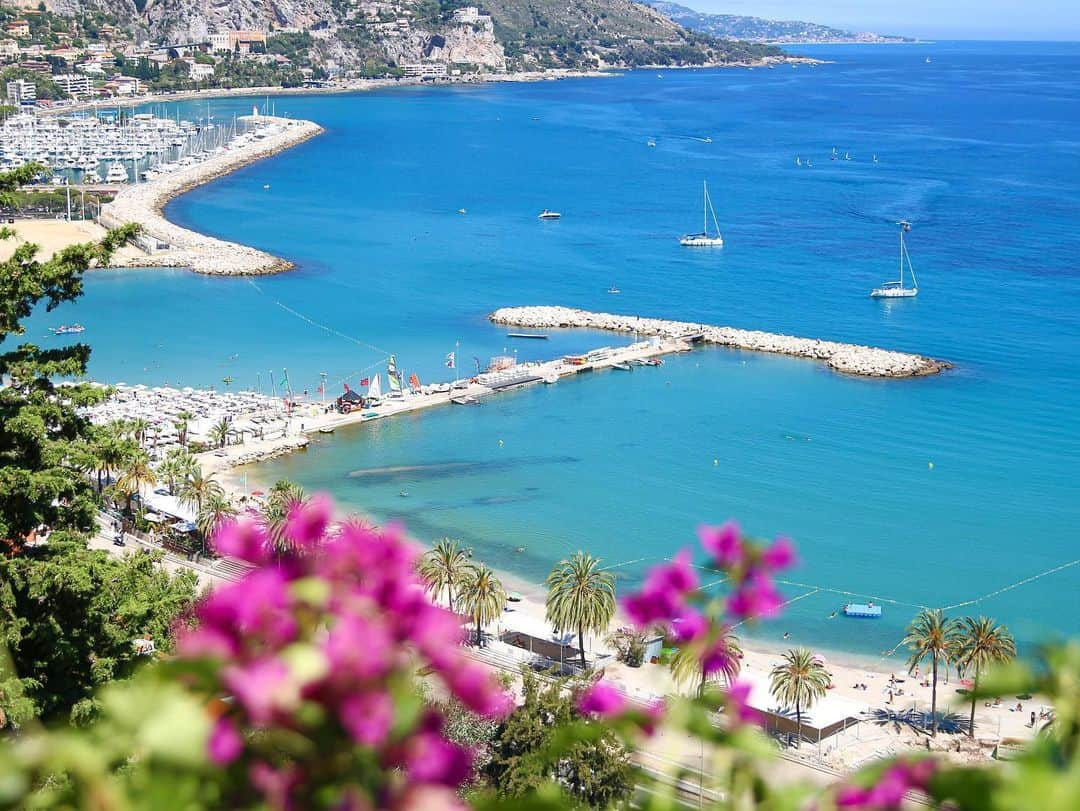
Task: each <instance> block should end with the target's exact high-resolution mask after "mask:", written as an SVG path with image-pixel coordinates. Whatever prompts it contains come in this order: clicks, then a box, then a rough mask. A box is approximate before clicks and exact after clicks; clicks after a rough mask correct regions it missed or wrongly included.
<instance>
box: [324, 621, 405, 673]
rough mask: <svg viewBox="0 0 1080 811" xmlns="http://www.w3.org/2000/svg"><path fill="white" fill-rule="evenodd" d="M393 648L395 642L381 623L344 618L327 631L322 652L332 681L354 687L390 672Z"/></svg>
mask: <svg viewBox="0 0 1080 811" xmlns="http://www.w3.org/2000/svg"><path fill="white" fill-rule="evenodd" d="M393 646H394V639H393V637H392V636H391V634H390V632H389V630H388V629H387V627H386V624H385V623H384V622H382V621H380V620H375V619H372V620H369V619H366V618H364V617H357V616H346V617H342V618H341V619H339V620H338V621H337V623H336V624H335V625H334V627H333V628H331V629H330V633H329V634H328V635H327V637H326V641H325V642H324V643H323V651H324V652H325V653H326V659H327V662H328V663H329V665H330V672H331V673H332V674H333V678H334V679H335V680H336V681H345V682H347V683H355V682H356V681H363V680H366V679H372V678H377V677H379V676H382V675H384V674H385V673H387V672H389V671H390V669H391V667H392V666H393V660H392V658H391V657H392V656H393Z"/></svg>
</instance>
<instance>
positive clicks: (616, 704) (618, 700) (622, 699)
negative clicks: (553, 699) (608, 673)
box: [577, 679, 664, 736]
mask: <svg viewBox="0 0 1080 811" xmlns="http://www.w3.org/2000/svg"><path fill="white" fill-rule="evenodd" d="M577 708H578V711H579V712H581V713H583V714H585V715H596V716H599V717H600V718H605V719H609V720H610V719H615V718H628V719H630V720H632V721H633V722H635V723H636V725H637V728H638V729H640V730H641V731H642V732H644V733H645V734H646V735H650V736H651V735H652V734H653V733H654V732H656V729H657V727H658V726H659V724H660V721H661V720H662V719H663V717H664V704H663V702H661V701H654V702H651V703H649V704H648V705H646V706H645V707H644V709H639V710H636V709H634V708H633V707H632V706H631V704H630V701H629V699H628V698H627V697H626V694H625V693H624V692H623V691H622V690H620V689H619V688H617V687H615V686H614V685H612V684H610V683H608V682H606V681H604V680H603V679H597V680H596V681H595V682H593V683H592V685H590V686H589V687H588V688H587V689H586V690H585V691H584V692H582V693H581V695H579V696H578V699H577Z"/></svg>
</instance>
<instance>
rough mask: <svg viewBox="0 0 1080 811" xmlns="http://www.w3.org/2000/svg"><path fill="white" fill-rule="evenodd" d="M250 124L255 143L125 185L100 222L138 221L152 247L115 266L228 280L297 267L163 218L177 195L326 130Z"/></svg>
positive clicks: (286, 122)
mask: <svg viewBox="0 0 1080 811" xmlns="http://www.w3.org/2000/svg"><path fill="white" fill-rule="evenodd" d="M247 121H248V122H249V123H251V124H252V125H253V127H254V130H253V132H254V133H256V135H255V136H254V137H253V138H252V139H251V140H249V141H247V142H245V143H242V144H236V145H234V146H232V147H230V148H229V149H227V150H225V151H222V152H220V153H218V154H215V155H213V156H211V157H209V158H207V159H206V160H204V161H201V162H198V163H196V164H194V165H192V166H189V167H187V168H184V169H181V170H180V171H177V172H173V173H170V174H167V175H164V176H161V177H158V178H155V179H154V180H151V181H148V182H145V183H136V184H133V185H130V186H125V187H124V188H123V189H121V190H120V192H119V193H118V194H117V195H116V199H114V200H113V201H112V202H111V203H108V204H107V205H105V206H103V207H102V210H101V214H100V216H99V217H98V222H100V223H101V224H102V225H103V226H105V227H106V228H116V227H119V226H121V225H125V224H127V223H137V224H138V225H139V226H140V227H141V229H142V233H141V236H140V242H141V243H142V244H144V245H145V244H151V245H153V248H154V249H153V250H151V251H150V252H148V253H146V254H143V255H140V256H136V257H130V256H128V257H124V258H123V259H121V260H119V261H117V262H115V263H114V266H118V267H121V266H126V267H188V268H191V269H192V270H194V271H195V272H196V273H208V274H214V275H226V276H237V275H246V276H251V275H263V274H268V273H280V272H282V271H285V270H289V269H290V268H291V267H293V264H292V263H291V262H289V261H287V260H285V259H281V258H279V257H276V256H271V255H270V254H268V253H265V252H263V251H260V250H257V249H255V248H251V247H248V246H246V245H241V244H239V243H236V242H228V241H226V240H222V239H215V238H214V237H210V236H205V235H203V234H199V233H196V232H195V231H190V230H188V229H187V228H181V227H180V226H179V225H176V224H174V223H171V222H169V221H168V220H167V219H165V216H164V215H163V214H162V209H163V208H164V206H165V204H166V203H168V202H169V201H170V200H171V199H173V198H174V197H177V196H179V195H181V194H183V193H184V192H186V191H189V190H191V189H193V188H195V187H196V186H200V185H202V184H204V183H208V182H210V181H211V180H213V179H215V178H218V177H221V176H223V175H226V174H228V173H229V172H232V171H235V170H236V169H239V168H240V167H241V166H246V165H247V164H249V163H254V162H255V161H258V160H261V159H263V158H266V157H269V156H271V155H274V154H276V153H278V152H281V151H282V150H285V149H288V148H289V147H292V146H295V145H296V144H299V143H301V142H303V141H306V140H308V139H309V138H313V137H314V136H316V135H318V134H319V133H321V132H322V131H323V129H322V127H320V126H319V125H318V124H315V123H314V122H311V121H302V120H295V119H288V118H277V117H272V116H252V117H250V118H248V119H247Z"/></svg>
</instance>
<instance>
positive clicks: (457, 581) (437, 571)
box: [418, 538, 472, 611]
mask: <svg viewBox="0 0 1080 811" xmlns="http://www.w3.org/2000/svg"><path fill="white" fill-rule="evenodd" d="M471 565H472V564H471V562H470V560H469V555H468V553H467V552H466V551H465V550H464V549H462V548H461V546H460V545H459V544H458V542H457V541H454V540H451V539H450V538H443V539H442V540H440V541H437V542H436V544H435V546H433V547H432V548H431V549H429V550H428V551H427V552H425V553H424V556H423V557H422V558H420V563H419V567H418V571H419V574H420V577H421V578H422V579H423V580H424V582H425V583H427V585H428V588H429V589H431V591H433V592H434V593H435V596H436V597H441V596H442V594H443V592H444V591H445V592H446V603H447V607H448V608H449V609H450V610H451V611H453V610H454V597H455V595H456V594H457V592H458V590H459V589H460V588H461V585H462V583H464V582H465V577H466V575H467V574H468V572H469V568H470V566H471Z"/></svg>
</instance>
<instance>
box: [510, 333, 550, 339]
mask: <svg viewBox="0 0 1080 811" xmlns="http://www.w3.org/2000/svg"><path fill="white" fill-rule="evenodd" d="M506 337H507V338H536V339H538V340H543V341H546V340H547V338H548V336H547V335H545V334H544V333H542V332H508V333H506Z"/></svg>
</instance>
